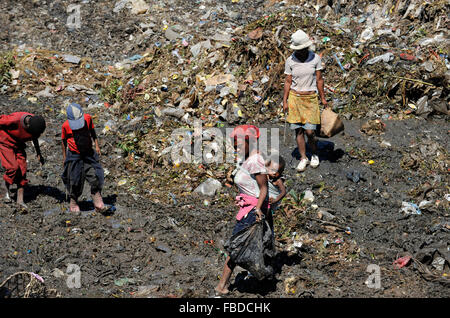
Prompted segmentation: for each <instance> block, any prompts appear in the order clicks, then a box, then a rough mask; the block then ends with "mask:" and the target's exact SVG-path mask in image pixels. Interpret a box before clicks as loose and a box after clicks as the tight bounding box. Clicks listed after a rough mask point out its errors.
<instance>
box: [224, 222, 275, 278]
mask: <svg viewBox="0 0 450 318" xmlns="http://www.w3.org/2000/svg"><path fill="white" fill-rule="evenodd" d="M224 247H225V250H226V251H227V252H228V255H229V256H230V260H231V261H232V262H234V263H235V264H236V265H239V266H240V267H242V268H244V269H246V270H248V271H249V272H250V273H251V274H252V275H253V276H255V277H256V278H257V279H258V280H262V279H266V278H272V277H273V275H274V268H273V259H274V256H275V246H274V242H273V235H272V230H271V229H270V226H269V223H268V222H267V221H266V220H264V219H263V220H261V221H260V222H255V223H253V224H252V225H250V226H249V227H246V228H245V229H243V230H241V231H239V232H238V233H236V234H235V235H233V236H232V237H231V238H230V239H229V240H228V241H227V242H226V243H225V244H224Z"/></svg>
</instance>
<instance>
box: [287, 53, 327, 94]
mask: <svg viewBox="0 0 450 318" xmlns="http://www.w3.org/2000/svg"><path fill="white" fill-rule="evenodd" d="M321 70H323V66H322V59H321V58H320V56H319V55H317V54H316V53H314V52H312V51H309V56H308V58H307V59H306V61H305V62H304V63H302V62H300V60H299V59H297V58H296V57H295V55H294V53H293V54H292V55H291V56H289V57H288V58H287V59H286V63H285V65H284V74H286V75H292V85H291V89H293V90H295V91H298V92H301V91H316V92H317V83H316V71H321Z"/></svg>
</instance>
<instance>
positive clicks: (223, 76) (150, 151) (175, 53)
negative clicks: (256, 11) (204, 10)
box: [0, 0, 450, 199]
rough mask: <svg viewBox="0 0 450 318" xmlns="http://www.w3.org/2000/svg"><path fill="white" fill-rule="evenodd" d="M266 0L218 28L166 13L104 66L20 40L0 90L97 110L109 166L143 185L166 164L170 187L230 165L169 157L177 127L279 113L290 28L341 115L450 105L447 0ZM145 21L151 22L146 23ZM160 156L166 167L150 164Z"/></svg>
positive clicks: (264, 118)
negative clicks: (185, 22) (260, 11)
mask: <svg viewBox="0 0 450 318" xmlns="http://www.w3.org/2000/svg"><path fill="white" fill-rule="evenodd" d="M122 2H123V3H122ZM125 2H127V1H119V2H117V3H116V5H115V8H114V10H116V11H117V12H120V11H121V10H125V7H126V6H129V3H130V2H128V4H127V3H125ZM233 2H234V1H233ZM133 3H134V2H133ZM261 3H262V2H261ZM122 4H123V7H121V5H122ZM141 4H142V3H141ZM144 4H145V2H144ZM261 5H262V4H261ZM264 5H265V6H266V7H271V6H272V7H273V8H276V10H272V11H274V12H273V13H271V14H267V15H264V16H263V17H261V18H259V19H257V20H255V21H253V22H251V23H248V24H246V25H238V24H230V27H228V28H226V29H225V30H223V28H222V30H221V31H220V32H219V31H215V29H207V30H203V29H202V28H199V27H197V28H196V29H195V30H196V31H197V32H198V33H196V34H193V35H192V31H193V30H189V31H185V30H184V28H183V27H180V25H170V24H169V23H168V22H167V21H165V22H166V23H165V24H164V25H163V27H162V28H161V29H160V30H158V31H157V32H160V33H159V38H161V40H160V41H157V42H154V43H150V41H144V38H139V39H138V40H136V41H138V42H139V45H136V46H135V48H140V47H142V46H144V47H145V48H142V49H141V51H140V52H139V53H137V52H133V55H130V56H129V57H128V58H126V59H124V60H122V61H120V62H117V63H112V64H111V65H104V64H102V63H101V62H99V61H96V60H93V59H91V58H89V57H79V56H76V55H72V54H69V53H61V52H54V51H48V50H42V49H36V48H31V47H26V46H25V45H21V46H19V47H17V48H16V49H15V50H14V51H13V52H10V53H9V54H4V55H3V57H2V66H1V70H2V75H1V76H2V77H1V84H2V86H1V88H0V89H1V91H2V92H3V93H9V94H11V95H12V96H15V97H25V98H28V100H29V101H30V102H32V103H43V104H45V103H46V101H48V100H50V101H53V104H55V101H58V104H57V105H55V106H54V107H50V106H48V104H45V105H44V109H55V108H56V109H57V110H58V111H62V112H63V111H64V108H65V106H66V105H67V103H69V102H70V101H73V100H75V101H78V102H81V103H84V104H85V106H86V107H87V108H88V109H89V111H90V112H91V113H93V114H98V116H97V117H95V119H96V120H97V127H100V130H101V136H103V137H104V138H106V140H107V142H108V143H109V144H110V145H113V147H112V149H111V150H112V151H113V152H114V155H111V156H112V158H113V159H117V160H122V161H123V162H122V163H123V167H125V168H126V169H122V170H121V172H120V174H121V175H118V176H117V174H116V176H117V180H116V181H117V182H118V184H119V185H120V186H121V185H125V184H127V185H128V186H130V188H132V189H136V188H138V187H137V186H138V185H139V188H141V186H142V185H145V184H148V185H153V186H152V187H153V188H152V187H150V190H148V189H146V190H145V191H148V192H150V194H153V193H154V192H153V190H155V191H156V192H157V189H158V182H157V179H158V178H159V181H160V184H161V185H164V186H167V181H166V180H167V177H168V175H171V176H172V177H173V180H174V187H175V188H177V189H178V190H177V191H182V190H180V189H182V187H180V185H181V184H179V183H177V182H176V180H180V179H182V180H184V181H183V182H184V183H185V188H184V189H186V190H185V191H186V193H189V192H190V191H191V190H192V189H193V186H197V185H198V184H199V183H200V182H201V181H202V180H204V179H205V177H213V178H216V179H219V180H222V181H223V180H225V177H226V171H227V170H228V169H229V168H230V167H229V166H227V164H226V163H225V164H217V165H214V164H211V165H208V164H199V165H195V166H194V165H184V164H182V163H181V164H180V163H179V162H175V161H174V160H172V159H171V157H170V151H168V149H170V148H169V147H171V146H173V144H174V143H176V142H177V141H178V139H179V136H178V137H173V135H172V132H173V131H174V129H176V128H186V129H188V130H190V131H193V125H194V122H195V120H201V122H202V125H203V127H219V128H221V127H226V126H230V125H236V124H239V123H254V124H261V123H264V122H271V123H275V124H276V123H277V122H279V121H280V120H283V114H282V111H281V101H282V94H283V85H284V75H283V73H284V62H285V60H286V58H287V57H288V56H289V55H290V54H291V53H292V52H291V50H290V49H289V42H290V35H291V34H292V33H293V32H294V31H295V30H297V29H303V30H305V31H306V32H307V33H308V34H309V35H310V37H311V38H312V40H313V42H314V47H313V49H314V50H315V52H317V53H318V54H320V56H321V57H322V62H323V64H324V66H325V70H324V77H325V84H326V85H325V87H326V95H327V98H328V99H329V100H330V101H331V105H332V107H333V109H334V110H335V111H337V112H339V113H341V115H342V116H344V117H345V118H347V119H351V118H361V117H367V118H372V119H373V118H383V119H385V118H391V119H403V118H408V117H414V116H420V117H423V118H426V117H428V116H430V115H433V116H447V115H448V114H449V109H448V105H449V99H448V89H449V76H450V71H449V67H450V63H449V61H448V50H449V44H448V43H449V42H448V32H447V30H448V24H449V21H448V16H447V12H448V9H449V6H450V5H449V3H448V1H401V0H398V1H383V2H378V3H371V2H369V1H344V0H342V1H317V2H316V4H312V3H310V2H308V1H286V2H280V1H276V0H271V1H266V2H264ZM133 8H134V7H131V8H129V9H131V11H132V9H133ZM138 11H139V10H138ZM141 11H142V10H141ZM141 11H139V12H134V13H135V14H141V13H145V14H149V8H147V9H146V10H143V11H142V12H141ZM117 12H116V13H117ZM208 12H209V14H205V15H204V16H203V17H202V19H201V21H208V20H211V19H213V20H214V21H216V23H218V22H217V21H219V20H220V17H221V16H220V14H225V13H226V11H225V10H222V12H216V15H214V14H212V13H214V12H212V11H208ZM224 12H225V13H224ZM131 13H132V14H133V12H131ZM227 14H228V16H229V14H230V13H229V12H228V13H227ZM142 27H145V26H142ZM145 30H147V31H148V30H151V32H150V31H148V35H150V34H151V35H154V33H155V32H156V31H155V28H154V27H153V26H152V25H149V26H147V29H145V28H144V29H143V30H142V31H143V32H144V34H145V33H146V32H147V31H145ZM203 31H205V32H203ZM146 39H147V38H146ZM152 39H153V37H152ZM136 43H137V42H136ZM177 138H178V139H177ZM202 138H203V140H204V141H205V142H206V144H210V143H212V142H215V140H214V138H210V137H208V136H202ZM164 150H166V151H164ZM162 167H163V168H164V169H165V170H163V171H164V173H163V174H159V173H156V172H155V171H156V170H155V169H157V168H162ZM167 169H168V170H167ZM133 174H139V178H138V179H134V180H135V181H134V184H130V183H129V181H127V177H129V176H131V175H133ZM180 175H183V176H184V177H183V178H181V177H180ZM169 178H170V176H169ZM175 188H174V189H175ZM141 191H144V190H141ZM174 191H175V190H174ZM166 199H167V198H166Z"/></svg>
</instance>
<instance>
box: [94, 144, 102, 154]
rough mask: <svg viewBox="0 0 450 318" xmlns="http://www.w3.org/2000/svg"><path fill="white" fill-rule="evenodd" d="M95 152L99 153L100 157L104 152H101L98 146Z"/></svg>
mask: <svg viewBox="0 0 450 318" xmlns="http://www.w3.org/2000/svg"><path fill="white" fill-rule="evenodd" d="M95 151H97V153H98V155H99V156H101V155H102V152H101V151H100V147H99V146H96V147H95Z"/></svg>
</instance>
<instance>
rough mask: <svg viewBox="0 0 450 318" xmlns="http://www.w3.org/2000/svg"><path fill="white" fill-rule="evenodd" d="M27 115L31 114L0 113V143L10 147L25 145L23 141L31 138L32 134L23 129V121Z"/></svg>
mask: <svg viewBox="0 0 450 318" xmlns="http://www.w3.org/2000/svg"><path fill="white" fill-rule="evenodd" d="M28 115H30V116H33V114H30V113H27V112H16V113H12V114H10V115H0V143H2V144H3V145H6V146H9V147H12V148H23V147H25V142H27V141H31V140H32V139H33V136H32V135H31V134H30V133H29V132H28V131H26V130H25V127H24V123H23V121H24V119H25V117H26V116H28Z"/></svg>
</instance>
